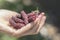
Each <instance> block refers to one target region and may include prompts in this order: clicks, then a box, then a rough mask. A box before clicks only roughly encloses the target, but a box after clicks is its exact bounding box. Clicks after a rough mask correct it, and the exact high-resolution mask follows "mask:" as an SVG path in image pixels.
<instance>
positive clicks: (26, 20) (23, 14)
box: [21, 11, 28, 24]
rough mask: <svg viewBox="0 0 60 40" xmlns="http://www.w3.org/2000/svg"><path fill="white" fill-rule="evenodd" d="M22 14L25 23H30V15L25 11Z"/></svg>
mask: <svg viewBox="0 0 60 40" xmlns="http://www.w3.org/2000/svg"><path fill="white" fill-rule="evenodd" d="M21 15H22V18H23V20H24V23H25V24H28V15H27V14H26V13H25V12H24V11H22V12H21Z"/></svg>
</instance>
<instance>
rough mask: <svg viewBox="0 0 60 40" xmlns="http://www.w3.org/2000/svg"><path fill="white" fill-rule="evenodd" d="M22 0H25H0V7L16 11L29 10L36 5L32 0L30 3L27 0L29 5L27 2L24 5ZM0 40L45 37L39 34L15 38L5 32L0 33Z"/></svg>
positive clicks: (36, 39) (32, 39) (25, 39)
mask: <svg viewBox="0 0 60 40" xmlns="http://www.w3.org/2000/svg"><path fill="white" fill-rule="evenodd" d="M23 1H27V0H0V9H8V10H13V11H16V12H20V11H21V10H25V11H26V12H31V11H34V10H36V9H37V7H38V6H37V4H33V3H34V2H32V1H31V4H30V3H29V2H28V4H29V5H28V4H27V5H25V4H24V3H23ZM0 40H45V39H44V38H43V37H42V36H41V35H40V34H38V35H33V36H25V37H22V38H18V39H17V38H14V37H11V36H8V35H6V34H2V33H0Z"/></svg>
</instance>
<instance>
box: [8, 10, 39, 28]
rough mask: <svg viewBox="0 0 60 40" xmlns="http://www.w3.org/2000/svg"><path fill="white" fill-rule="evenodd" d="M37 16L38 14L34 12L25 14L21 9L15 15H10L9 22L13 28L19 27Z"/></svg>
mask: <svg viewBox="0 0 60 40" xmlns="http://www.w3.org/2000/svg"><path fill="white" fill-rule="evenodd" d="M37 16H38V14H37V13H35V12H31V13H29V14H26V13H25V12H24V11H22V12H21V14H19V15H17V16H12V18H11V19H10V20H9V22H10V24H11V25H12V26H13V28H15V29H20V28H22V27H23V26H25V25H27V24H28V23H30V22H33V21H35V19H36V18H37Z"/></svg>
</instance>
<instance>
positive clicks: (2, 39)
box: [0, 0, 60, 40]
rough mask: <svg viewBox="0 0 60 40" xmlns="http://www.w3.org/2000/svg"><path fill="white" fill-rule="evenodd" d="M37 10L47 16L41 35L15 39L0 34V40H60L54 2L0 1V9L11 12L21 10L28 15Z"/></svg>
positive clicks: (39, 0)
mask: <svg viewBox="0 0 60 40" xmlns="http://www.w3.org/2000/svg"><path fill="white" fill-rule="evenodd" d="M37 8H38V10H39V11H40V12H45V14H46V16H47V20H46V24H45V27H46V28H43V29H44V30H43V29H42V30H41V31H40V32H41V33H39V34H37V35H30V36H24V37H21V38H15V37H11V36H9V35H7V34H4V33H1V32H0V40H60V39H59V38H60V36H57V35H60V27H59V26H60V15H59V14H57V12H58V11H56V10H57V8H58V7H57V6H56V0H0V9H7V10H12V11H16V12H18V13H20V11H22V10H24V11H25V12H27V13H29V12H31V11H34V10H37ZM58 13H59V12H58ZM52 25H54V26H52ZM55 28H56V29H58V31H56V29H55ZM46 29H47V30H48V34H47V31H45V30H46ZM55 31H56V32H55ZM44 33H45V34H44Z"/></svg>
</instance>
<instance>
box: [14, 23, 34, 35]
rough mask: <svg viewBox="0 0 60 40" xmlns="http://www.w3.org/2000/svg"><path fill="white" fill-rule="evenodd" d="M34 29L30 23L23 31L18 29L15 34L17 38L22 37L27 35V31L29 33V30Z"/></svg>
mask: <svg viewBox="0 0 60 40" xmlns="http://www.w3.org/2000/svg"><path fill="white" fill-rule="evenodd" d="M32 27H33V24H32V23H29V24H28V25H26V26H24V27H22V28H21V29H18V30H17V31H16V32H15V34H14V35H15V36H20V35H21V34H23V33H25V32H26V31H28V30H29V29H31V28H32Z"/></svg>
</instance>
